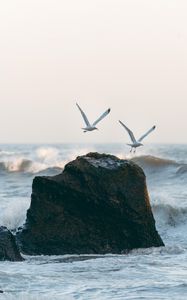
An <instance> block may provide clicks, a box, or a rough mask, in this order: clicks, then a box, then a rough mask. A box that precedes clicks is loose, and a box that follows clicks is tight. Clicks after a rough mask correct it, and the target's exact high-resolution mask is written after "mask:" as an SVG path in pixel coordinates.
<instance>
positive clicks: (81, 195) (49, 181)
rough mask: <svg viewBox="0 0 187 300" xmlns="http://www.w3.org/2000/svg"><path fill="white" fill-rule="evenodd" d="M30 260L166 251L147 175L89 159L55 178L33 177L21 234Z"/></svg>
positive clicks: (100, 157) (108, 160)
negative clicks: (161, 248) (42, 256)
mask: <svg viewBox="0 0 187 300" xmlns="http://www.w3.org/2000/svg"><path fill="white" fill-rule="evenodd" d="M18 240H19V242H20V245H21V248H22V251H23V252H25V253H27V254H49V255H52V254H83V253H84V254H91V253H99V254H103V253H123V252H125V251H126V250H130V249H134V248H146V247H152V246H155V247H158V246H163V245H164V244H163V242H162V240H161V238H160V236H159V234H158V232H157V231H156V228H155V221H154V218H153V215H152V211H151V207H150V202H149V196H148V192H147V188H146V179H145V175H144V172H143V170H142V169H141V168H140V167H139V166H137V165H136V164H134V163H133V162H131V161H127V160H120V159H118V158H117V157H115V156H112V155H106V154H99V153H89V154H87V155H85V156H80V157H78V158H77V159H76V160H74V161H72V162H70V163H68V164H67V165H66V166H65V169H64V171H63V172H62V173H61V174H59V175H57V176H53V177H35V179H34V181H33V189H32V198H31V205H30V208H29V210H28V212H27V220H26V224H25V226H24V228H23V229H22V231H21V232H19V234H18Z"/></svg>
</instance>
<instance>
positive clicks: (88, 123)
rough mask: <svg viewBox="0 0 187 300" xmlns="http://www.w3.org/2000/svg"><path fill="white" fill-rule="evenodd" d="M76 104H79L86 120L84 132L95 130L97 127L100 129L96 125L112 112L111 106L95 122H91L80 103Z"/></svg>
mask: <svg viewBox="0 0 187 300" xmlns="http://www.w3.org/2000/svg"><path fill="white" fill-rule="evenodd" d="M76 105H77V107H78V109H79V110H80V112H81V115H82V117H83V119H84V122H85V124H86V127H84V128H82V129H83V130H84V132H87V131H93V130H95V129H98V128H97V127H95V126H96V125H97V123H99V122H100V121H101V120H102V119H103V118H104V117H106V116H107V115H108V114H109V112H110V108H109V109H107V110H106V111H105V112H104V113H103V114H102V115H101V116H100V117H99V118H98V119H97V120H96V121H95V122H94V123H93V124H90V122H89V121H88V118H87V116H86V115H85V113H84V112H83V110H82V109H81V108H80V106H79V105H78V103H76Z"/></svg>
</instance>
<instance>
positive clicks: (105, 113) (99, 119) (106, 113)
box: [92, 108, 110, 126]
mask: <svg viewBox="0 0 187 300" xmlns="http://www.w3.org/2000/svg"><path fill="white" fill-rule="evenodd" d="M109 112H110V108H109V109H107V110H106V111H105V112H104V113H103V114H102V115H101V116H100V117H99V118H98V119H97V120H96V121H95V122H94V123H93V125H92V126H95V125H96V124H97V123H99V122H100V121H101V120H102V119H103V118H104V117H106V116H107V115H108V114H109Z"/></svg>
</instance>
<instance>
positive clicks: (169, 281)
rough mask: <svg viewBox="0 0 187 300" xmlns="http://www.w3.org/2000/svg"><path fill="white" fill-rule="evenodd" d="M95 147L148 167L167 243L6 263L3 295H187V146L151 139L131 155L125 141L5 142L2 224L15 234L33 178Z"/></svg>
mask: <svg viewBox="0 0 187 300" xmlns="http://www.w3.org/2000/svg"><path fill="white" fill-rule="evenodd" d="M95 151H98V152H100V153H110V154H114V155H116V156H118V157H120V158H125V159H132V160H133V161H135V162H136V163H137V164H139V165H140V166H141V167H142V168H143V170H144V172H145V174H146V180H147V186H148V191H149V195H150V202H151V206H152V210H153V214H154V217H155V220H156V227H157V230H158V232H159V233H160V235H161V237H162V239H163V241H164V243H165V247H159V248H148V249H135V250H133V251H131V252H130V253H129V254H125V255H115V254H107V255H91V256H90V255H86V253H85V255H81V256H79V255H77V254H76V253H75V254H74V255H62V256H26V255H24V258H25V261H23V262H7V261H5V262H0V290H3V291H4V293H3V294H0V300H1V299H18V300H19V299H22V300H27V299H33V300H37V299H38V300H43V299H47V300H55V299H61V300H75V299H76V300H78V299H79V300H96V299H97V300H125V299H129V300H132V299H133V300H135V299H136V300H140V299H153V300H157V299H159V300H161V299H167V300H170V299H174V300H177V299H178V300H182V299H187V145H182V144H181V145H180V144H146V145H145V146H144V147H141V148H138V149H137V152H136V154H132V153H129V148H128V147H127V146H125V145H124V144H43V145H38V144H32V145H29V144H27V145H23V144H16V145H15V144H2V145H0V187H1V188H0V225H4V226H7V227H8V229H10V230H11V231H12V232H13V233H15V232H16V230H17V229H18V227H20V226H22V225H23V224H24V222H25V219H26V212H27V209H28V208H29V206H30V195H31V190H32V180H33V178H34V177H35V176H39V175H41V176H42V175H56V174H58V173H60V172H62V170H63V168H64V165H65V164H66V163H68V162H69V161H71V160H73V159H75V158H76V157H77V156H79V155H83V154H86V153H88V152H95Z"/></svg>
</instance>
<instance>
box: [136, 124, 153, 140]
mask: <svg viewBox="0 0 187 300" xmlns="http://www.w3.org/2000/svg"><path fill="white" fill-rule="evenodd" d="M155 128H156V126H153V127H152V128H151V129H149V130H148V131H147V132H146V133H145V134H144V135H142V136H141V138H139V140H138V142H141V141H142V140H143V139H144V138H145V137H146V136H147V135H148V134H149V133H151V132H152V131H153V130H154V129H155Z"/></svg>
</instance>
